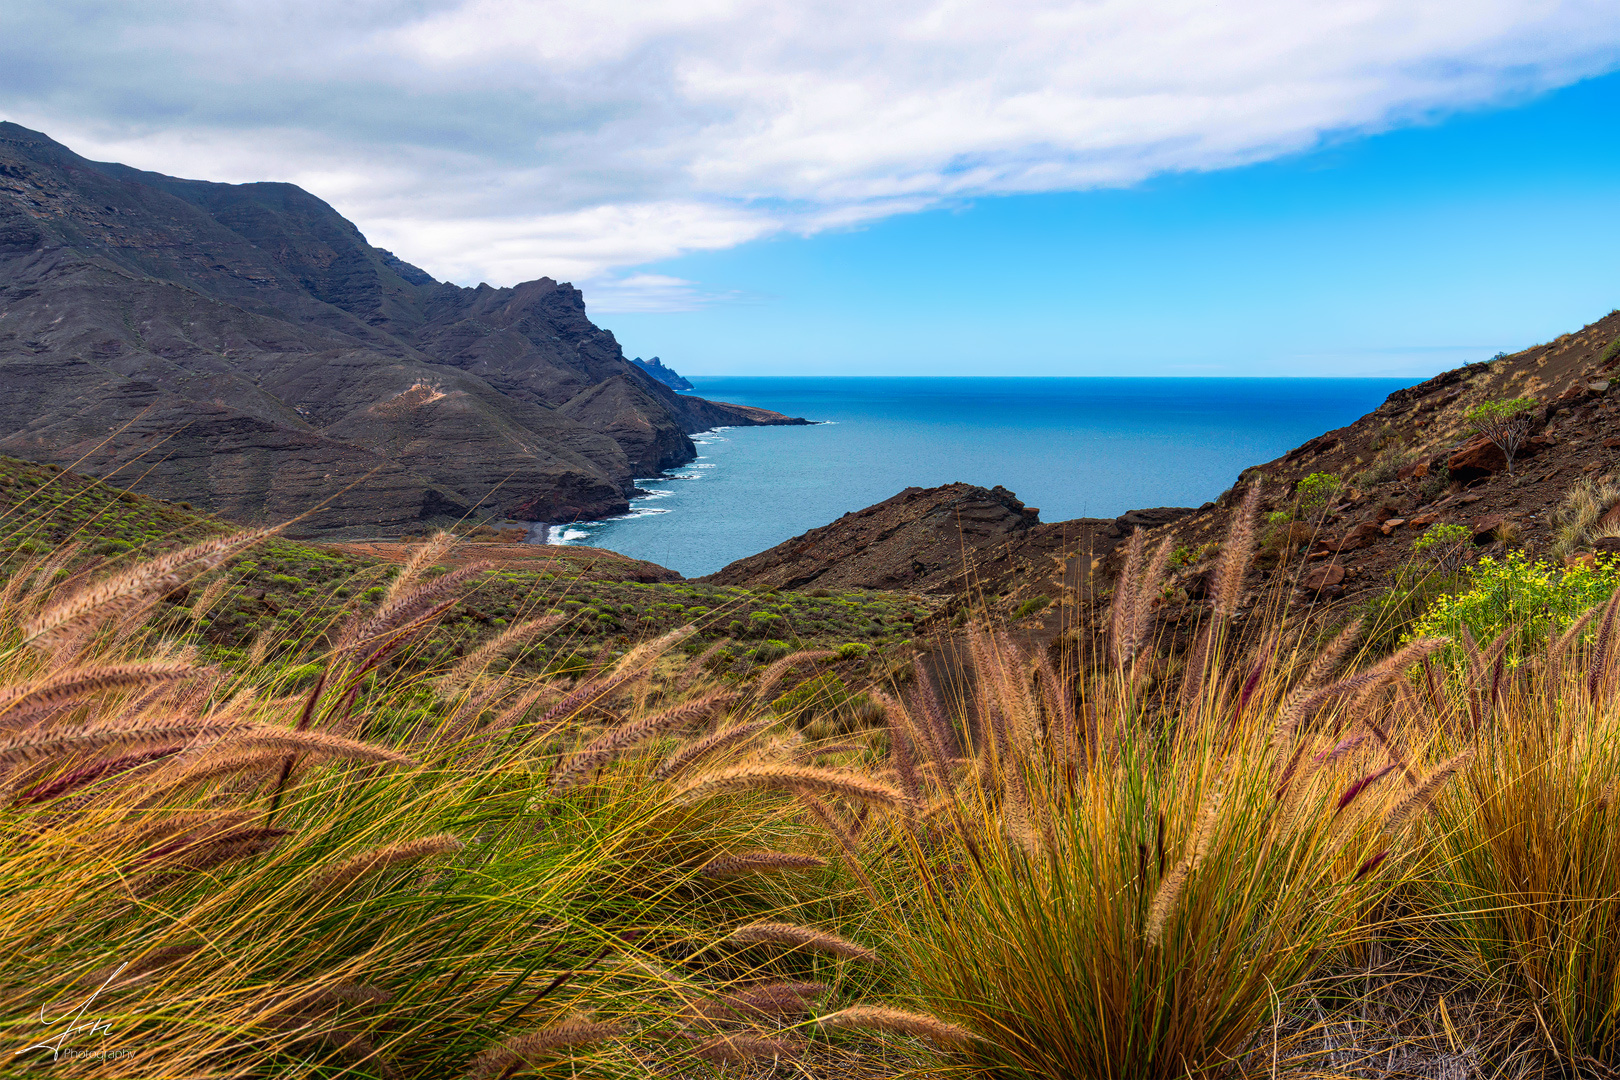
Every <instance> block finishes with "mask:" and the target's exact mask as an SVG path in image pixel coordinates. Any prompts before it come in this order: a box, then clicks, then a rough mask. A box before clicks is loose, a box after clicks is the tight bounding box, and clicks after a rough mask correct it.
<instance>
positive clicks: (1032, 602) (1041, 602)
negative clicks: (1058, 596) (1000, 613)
mask: <svg viewBox="0 0 1620 1080" xmlns="http://www.w3.org/2000/svg"><path fill="white" fill-rule="evenodd" d="M1051 605H1052V598H1051V597H1049V596H1044V595H1043V596H1032V597H1030V598H1029V599H1028V600H1025V601H1024V602H1023V603H1022V604H1019V605H1018V610H1016V611H1014V612H1013V618H1015V619H1027V618H1029V617H1030V616H1031V615H1034V614H1036V613H1037V612H1041V611H1045V610H1046V609H1047V608H1048V607H1050V606H1051Z"/></svg>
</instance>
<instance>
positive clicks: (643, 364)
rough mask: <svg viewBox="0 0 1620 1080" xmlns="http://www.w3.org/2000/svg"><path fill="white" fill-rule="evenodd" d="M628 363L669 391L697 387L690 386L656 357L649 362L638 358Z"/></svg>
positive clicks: (690, 384)
mask: <svg viewBox="0 0 1620 1080" xmlns="http://www.w3.org/2000/svg"><path fill="white" fill-rule="evenodd" d="M630 362H631V363H632V364H634V365H636V367H638V368H640V369H641V370H642V371H645V372H646V373H647V374H649V375H651V376H652V377H653V378H655V379H657V380H658V381H659V382H661V383H663V384H664V385H665V386H667V387H669V388H670V389H671V390H696V389H697V387H695V386H693V385H692V383H691V381H690V380H689V379H687V378H686V377H685V376H683V375H681V374H679V373H678V372H676V371H675V369H673V368H671V367H669V366H668V365H667V364H665V363H664V362H663V361H662V360H660V359H658V357H656V356H655V357H653V358H652V359H651V360H643V359H642V358H641V357H639V356H638V357H636V358H635V359H634V360H632V361H630Z"/></svg>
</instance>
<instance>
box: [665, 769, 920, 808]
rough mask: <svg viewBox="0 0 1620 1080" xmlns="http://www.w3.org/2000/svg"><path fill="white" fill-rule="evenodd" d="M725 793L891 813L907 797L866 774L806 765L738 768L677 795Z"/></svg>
mask: <svg viewBox="0 0 1620 1080" xmlns="http://www.w3.org/2000/svg"><path fill="white" fill-rule="evenodd" d="M726 791H793V792H799V791H810V792H816V793H819V794H823V795H837V796H840V797H842V798H845V799H849V800H851V801H852V802H862V803H870V804H871V805H874V806H882V807H885V808H887V809H890V810H900V809H902V808H903V807H904V806H905V797H904V796H903V795H901V794H900V792H898V791H896V790H895V789H894V788H892V787H889V786H888V785H887V784H882V783H879V782H878V781H876V780H873V779H872V778H871V777H869V776H867V775H865V774H864V773H859V772H855V771H853V770H848V769H818V768H814V767H811V766H807V765H772V764H758V763H750V764H745V765H736V766H733V767H732V768H729V769H721V770H719V771H718V772H712V773H706V774H704V775H701V776H698V777H695V778H693V779H692V780H689V781H688V782H687V783H686V784H684V785H682V786H681V787H680V788H679V789H677V790H676V792H675V795H676V798H678V799H702V798H708V797H710V796H713V795H718V794H720V793H721V792H726Z"/></svg>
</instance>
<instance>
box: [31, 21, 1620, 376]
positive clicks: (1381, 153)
mask: <svg viewBox="0 0 1620 1080" xmlns="http://www.w3.org/2000/svg"><path fill="white" fill-rule="evenodd" d="M1617 71H1620V3H1617V2H1616V0H1469V2H1468V3H1458V2H1457V0H884V2H883V3H881V4H873V3H872V2H871V0H795V2H793V3H784V2H783V0H368V2H367V3H364V4H333V3H331V2H330V0H145V2H143V3H139V4H131V3H127V2H123V0H53V2H52V3H49V4H42V3H38V2H37V0H0V119H5V120H12V121H15V122H17V123H21V124H24V125H26V126H28V127H32V128H35V129H37V130H40V131H44V132H46V133H47V134H49V135H51V136H52V137H54V138H56V139H58V140H59V141H61V142H63V143H65V144H67V145H68V146H70V147H71V148H73V149H74V150H77V151H78V152H80V153H82V154H85V155H86V156H89V157H92V158H95V159H98V160H104V161H122V162H125V163H127V164H130V165H133V166H136V167H137V168H143V169H152V170H156V171H159V172H164V173H168V174H170V175H177V176H187V177H193V178H197V179H204V180H215V181H223V182H229V183H241V182H248V181H256V180H282V181H288V182H291V183H295V184H298V185H300V186H302V187H304V188H305V189H306V190H308V191H310V192H312V193H314V194H316V195H318V196H320V197H321V198H323V199H326V200H327V201H328V202H330V203H331V204H332V205H333V206H334V207H336V208H337V209H338V210H339V211H340V212H341V213H343V214H344V215H345V216H347V217H348V218H349V219H350V220H352V221H354V222H355V223H356V225H358V226H359V227H360V229H361V230H362V231H363V232H364V233H365V234H366V236H367V237H368V238H370V239H371V240H372V242H373V243H376V244H379V245H380V246H383V247H386V248H389V249H391V250H393V251H395V252H396V253H398V254H399V255H400V256H402V257H404V258H406V259H408V260H410V261H411V262H414V263H416V264H417V265H419V266H421V267H423V268H424V269H426V270H427V271H428V272H430V273H432V274H433V275H435V276H436V277H438V278H440V279H441V280H446V281H453V282H456V283H458V284H463V285H473V284H477V283H479V282H482V281H487V282H489V283H491V284H494V285H514V284H517V283H518V282H521V281H524V280H530V279H533V278H538V277H541V276H549V277H553V278H556V279H558V280H563V281H572V282H574V283H576V284H578V285H579V286H580V287H581V288H582V289H583V290H584V292H585V294H586V297H587V302H588V304H589V307H590V311H591V313H592V315H593V317H595V318H596V319H597V320H598V321H599V322H601V323H602V324H603V325H605V326H607V327H609V328H610V329H612V330H614V331H615V332H616V333H617V334H618V335H619V336H620V338H621V340H622V341H623V342H624V344H625V346H626V348H627V349H628V350H629V351H630V352H631V353H632V354H637V353H639V354H640V355H643V356H649V355H654V354H657V355H660V356H662V357H663V358H664V359H665V360H667V361H669V362H670V363H671V364H672V365H674V366H675V367H676V368H677V369H678V370H685V371H688V372H691V373H694V374H735V373H769V372H779V373H784V374H789V373H791V374H812V373H818V372H825V373H840V374H847V373H872V374H904V373H960V374H968V373H972V374H1013V373H1025V374H1060V373H1068V374H1105V373H1127V374H1188V373H1191V374H1234V375H1239V374H1289V375H1302V374H1319V375H1349V374H1369V375H1371V374H1378V375H1403V376H1415V375H1425V374H1429V373H1431V372H1433V371H1436V370H1438V369H1440V368H1443V367H1445V366H1449V365H1452V364H1455V363H1459V362H1461V361H1465V360H1470V359H1476V358H1478V357H1480V356H1488V355H1490V354H1491V353H1494V352H1495V351H1497V350H1498V349H1514V348H1518V347H1522V346H1525V345H1528V344H1531V343H1533V342H1536V341H1539V340H1543V339H1546V338H1548V337H1551V336H1554V335H1556V334H1558V333H1561V332H1563V331H1566V330H1570V329H1574V328H1576V327H1578V326H1579V325H1580V324H1582V323H1583V322H1586V321H1589V320H1591V319H1594V318H1597V317H1599V316H1600V315H1602V314H1604V313H1605V312H1607V311H1608V310H1609V309H1610V308H1612V307H1614V306H1615V305H1616V304H1617V303H1620V289H1617V287H1616V285H1617V274H1620V269H1617V263H1616V260H1615V258H1614V257H1613V255H1612V254H1611V253H1612V252H1614V251H1615V250H1616V243H1615V241H1616V239H1617V237H1616V224H1615V221H1616V213H1615V209H1614V208H1615V207H1616V206H1617V205H1620V203H1617V200H1616V198H1615V195H1616V180H1615V177H1616V176H1620V169H1617V168H1616V165H1617V164H1620V162H1617V160H1616V159H1617V155H1620V138H1617V137H1616V136H1617V135H1620V132H1617V130H1616V127H1617V122H1616V117H1617V116H1620V107H1617V106H1620V83H1617V82H1616V79H1617V78H1620V76H1616V75H1615V74H1614V73H1615V72H1617Z"/></svg>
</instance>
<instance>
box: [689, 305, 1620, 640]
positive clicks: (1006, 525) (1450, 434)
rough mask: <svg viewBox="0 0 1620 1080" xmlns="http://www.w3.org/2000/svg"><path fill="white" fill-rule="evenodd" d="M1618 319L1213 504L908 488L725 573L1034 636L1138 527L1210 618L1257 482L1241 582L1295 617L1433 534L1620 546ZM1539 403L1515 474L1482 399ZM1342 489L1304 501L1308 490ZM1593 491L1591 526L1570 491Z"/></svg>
mask: <svg viewBox="0 0 1620 1080" xmlns="http://www.w3.org/2000/svg"><path fill="white" fill-rule="evenodd" d="M1617 368H1620V311H1617V312H1612V313H1610V314H1609V315H1607V316H1606V317H1604V318H1603V319H1600V320H1598V321H1597V322H1594V323H1592V324H1590V325H1588V326H1586V327H1583V328H1582V329H1581V330H1579V331H1576V332H1574V333H1571V334H1565V335H1563V336H1561V337H1559V338H1557V339H1556V340H1554V341H1550V342H1547V343H1546V344H1543V345H1538V346H1536V347H1534V348H1531V349H1526V350H1524V351H1522V352H1519V353H1515V354H1513V355H1511V356H1502V357H1498V358H1497V359H1495V360H1493V361H1490V362H1488V363H1478V364H1469V365H1466V366H1464V367H1461V368H1456V369H1454V370H1451V371H1447V372H1444V373H1442V374H1440V375H1437V376H1435V377H1434V378H1432V379H1429V380H1427V381H1425V382H1422V383H1419V384H1417V385H1415V386H1411V387H1408V388H1406V389H1403V390H1399V391H1396V392H1395V393H1393V394H1391V395H1390V396H1389V398H1388V399H1387V400H1386V401H1385V402H1384V403H1383V404H1382V405H1380V406H1379V407H1378V408H1377V409H1375V410H1373V411H1372V412H1371V413H1368V414H1367V415H1365V416H1363V417H1361V418H1360V419H1358V420H1356V421H1355V422H1354V423H1351V424H1348V425H1346V426H1345V427H1342V428H1338V429H1336V430H1334V431H1329V432H1324V433H1323V434H1321V435H1319V436H1317V437H1315V438H1313V439H1311V440H1309V441H1307V442H1305V443H1304V444H1302V445H1300V446H1298V447H1296V448H1294V449H1293V450H1291V451H1289V452H1288V453H1286V454H1284V455H1282V456H1281V457H1279V458H1276V459H1275V460H1273V461H1269V462H1265V463H1263V464H1258V465H1255V466H1252V467H1251V468H1249V469H1247V470H1245V471H1244V473H1243V474H1242V476H1240V477H1238V478H1237V480H1238V482H1237V483H1236V484H1234V486H1233V487H1232V488H1230V489H1228V490H1227V491H1226V492H1224V493H1223V494H1221V495H1220V496H1219V497H1218V498H1217V499H1215V500H1213V501H1211V502H1209V503H1206V504H1205V505H1204V506H1202V507H1198V508H1178V507H1159V508H1154V509H1148V510H1134V511H1131V512H1130V513H1127V514H1124V515H1121V516H1120V517H1119V518H1116V519H1095V518H1079V519H1075V520H1072V521H1059V522H1041V521H1040V520H1039V515H1038V511H1036V510H1035V509H1034V508H1032V507H1025V506H1024V505H1023V503H1022V502H1020V501H1019V500H1018V498H1017V497H1016V496H1015V495H1014V494H1013V493H1012V492H1010V491H1007V490H1006V489H1005V488H1000V487H998V488H994V489H988V490H987V489H984V488H979V487H973V486H971V485H967V484H950V485H946V486H944V487H938V488H929V489H921V488H909V489H907V490H906V491H903V492H901V493H900V494H898V495H896V496H894V497H893V498H891V499H887V500H885V501H884V502H881V503H878V504H876V505H874V506H870V507H867V508H866V509H864V510H860V511H856V512H854V513H850V514H845V515H844V516H843V517H842V518H840V519H839V520H837V521H835V522H832V523H830V524H828V525H825V526H823V527H821V528H819V529H812V530H810V531H809V532H807V533H805V534H804V535H802V536H798V537H794V538H793V539H792V540H788V541H784V542H783V543H781V544H778V545H777V546H775V547H773V548H771V549H769V550H768V551H764V552H761V553H759V554H757V555H753V556H750V557H748V558H746V559H740V560H738V561H736V562H734V563H732V564H730V565H729V566H726V567H724V568H723V569H721V570H720V571H718V572H717V573H715V574H713V575H711V576H710V577H709V578H708V579H706V580H710V581H714V582H717V583H723V584H727V585H750V586H755V587H762V588H778V589H791V588H806V587H816V586H819V585H823V584H825V585H828V586H832V587H843V588H848V587H860V588H869V589H902V588H903V589H908V590H913V591H916V592H922V593H934V594H947V595H948V596H949V597H950V598H951V604H950V605H949V606H948V607H947V609H946V610H952V609H957V610H959V609H960V607H961V606H962V605H964V604H975V605H983V606H985V607H987V608H988V609H990V610H993V611H996V612H997V613H999V614H1001V615H1004V616H1006V617H1008V618H1010V619H1012V620H1013V621H1014V622H1015V623H1016V624H1018V625H1019V626H1020V627H1021V628H1022V629H1023V630H1025V631H1026V632H1028V633H1029V634H1030V635H1031V636H1032V637H1033V638H1035V639H1037V640H1046V641H1053V640H1056V639H1057V638H1059V637H1061V636H1063V635H1065V634H1077V635H1081V636H1084V635H1085V634H1086V633H1087V631H1088V630H1095V629H1097V628H1098V627H1097V625H1096V622H1097V620H1098V619H1099V618H1100V617H1101V616H1102V614H1103V613H1104V611H1105V607H1106V601H1107V598H1108V592H1109V589H1110V588H1111V587H1112V583H1113V581H1114V578H1115V576H1116V574H1117V571H1118V566H1119V560H1120V558H1121V554H1120V548H1121V547H1122V542H1123V541H1124V539H1125V538H1126V537H1128V536H1129V535H1130V533H1132V532H1133V531H1134V530H1135V529H1136V528H1138V527H1140V528H1142V529H1143V530H1144V531H1145V533H1146V538H1147V541H1148V543H1149V544H1154V545H1156V544H1158V543H1160V542H1162V540H1164V539H1165V538H1170V539H1171V541H1172V543H1173V544H1174V546H1175V550H1176V558H1175V559H1174V561H1173V567H1172V570H1171V572H1170V575H1169V579H1168V582H1167V587H1166V591H1165V594H1164V597H1163V599H1162V600H1161V602H1160V608H1161V611H1162V614H1163V616H1164V617H1165V619H1166V620H1168V621H1171V622H1174V621H1175V620H1177V619H1180V618H1186V619H1188V620H1190V619H1193V618H1196V616H1197V613H1198V612H1199V611H1200V610H1201V605H1202V604H1203V602H1204V600H1205V598H1206V597H1207V595H1208V591H1209V585H1208V578H1209V575H1210V572H1211V569H1212V567H1213V565H1214V561H1215V556H1216V553H1217V552H1218V550H1219V545H1220V543H1221V542H1222V540H1223V539H1224V538H1225V537H1226V535H1227V531H1228V529H1229V527H1230V525H1231V521H1232V516H1233V514H1234V513H1235V512H1236V511H1237V508H1238V506H1239V504H1240V503H1241V501H1242V497H1243V495H1244V494H1245V492H1246V491H1247V490H1248V488H1249V487H1250V485H1253V484H1256V483H1258V484H1259V485H1260V486H1261V493H1262V494H1261V499H1260V514H1259V517H1260V523H1261V534H1260V540H1259V543H1260V551H1259V555H1258V557H1257V559H1256V560H1255V562H1254V565H1253V568H1252V569H1251V571H1250V575H1249V578H1248V581H1247V582H1246V585H1247V587H1248V589H1249V591H1250V593H1251V594H1256V593H1258V592H1260V591H1262V590H1267V589H1280V590H1281V592H1282V595H1283V597H1284V600H1285V602H1286V603H1287V604H1288V606H1289V608H1290V609H1291V610H1295V611H1299V612H1302V613H1306V614H1312V613H1324V612H1329V611H1332V610H1337V609H1338V608H1339V607H1342V606H1346V605H1353V604H1358V603H1361V602H1363V601H1365V600H1366V599H1367V598H1369V597H1370V596H1372V595H1373V594H1376V593H1380V592H1382V591H1384V590H1386V589H1387V588H1388V587H1389V586H1390V585H1391V583H1392V582H1393V581H1394V577H1395V574H1396V573H1397V571H1398V570H1399V569H1400V568H1401V567H1402V566H1403V565H1407V564H1410V563H1411V561H1412V560H1413V556H1414V544H1415V542H1416V541H1417V539H1418V538H1419V537H1421V536H1422V535H1423V534H1424V533H1425V532H1427V531H1428V530H1430V529H1432V528H1435V527H1437V526H1448V525H1449V526H1454V527H1455V528H1454V529H1453V530H1452V532H1453V533H1456V532H1457V530H1458V529H1460V530H1465V535H1466V537H1467V543H1466V548H1467V550H1466V551H1465V552H1462V553H1461V555H1460V557H1461V558H1463V559H1464V560H1471V559H1473V558H1475V557H1477V556H1480V555H1485V554H1494V555H1497V556H1498V557H1501V556H1503V555H1504V554H1505V553H1506V552H1508V551H1510V550H1514V551H1523V552H1524V553H1525V554H1526V555H1527V556H1529V557H1532V558H1547V559H1552V560H1553V561H1555V562H1556V561H1562V560H1580V559H1589V558H1591V557H1592V556H1593V555H1594V554H1606V553H1610V554H1612V553H1617V552H1620V485H1617V484H1616V483H1615V482H1614V477H1615V474H1616V473H1617V472H1620V394H1617V393H1616V392H1615V391H1614V387H1615V386H1616V385H1620V384H1616V383H1615V382H1613V381H1612V380H1613V377H1614V376H1615V374H1616V369H1617ZM1521 398H1530V399H1533V400H1534V402H1535V404H1534V407H1533V408H1532V409H1530V410H1529V411H1528V424H1527V428H1526V432H1525V439H1524V442H1523V444H1522V445H1521V446H1520V447H1519V449H1518V451H1517V454H1516V457H1515V460H1514V463H1513V469H1512V470H1511V471H1509V469H1508V467H1507V466H1508V462H1507V459H1506V456H1505V454H1504V453H1503V452H1502V450H1501V449H1500V448H1499V447H1497V446H1496V445H1495V444H1493V443H1492V442H1491V441H1490V440H1489V439H1488V438H1486V437H1484V436H1482V435H1479V434H1476V433H1475V432H1474V431H1473V430H1472V426H1471V424H1470V422H1469V420H1468V417H1467V414H1468V411H1469V410H1470V409H1471V408H1473V407H1475V406H1478V405H1481V404H1483V403H1484V402H1487V401H1502V400H1511V399H1521ZM1313 476H1314V477H1318V478H1323V477H1326V478H1328V479H1327V480H1320V479H1319V480H1318V483H1319V484H1322V485H1325V488H1324V490H1325V491H1326V492H1327V493H1328V494H1327V496H1326V497H1325V500H1324V501H1323V503H1322V505H1321V506H1320V508H1319V509H1317V510H1315V511H1314V512H1309V513H1302V512H1300V503H1299V499H1298V496H1299V494H1300V490H1301V489H1300V484H1301V481H1304V480H1305V479H1306V478H1307V477H1313ZM1577 489H1580V490H1590V491H1591V492H1592V493H1593V497H1594V498H1595V499H1597V500H1598V505H1596V507H1595V512H1594V513H1590V514H1588V515H1587V516H1588V517H1589V518H1591V520H1590V521H1589V522H1588V523H1587V527H1585V528H1584V530H1583V529H1581V528H1578V527H1575V526H1572V524H1571V520H1570V515H1569V513H1568V511H1567V509H1566V507H1567V505H1568V503H1569V500H1570V498H1571V493H1572V492H1575V491H1576V490H1577Z"/></svg>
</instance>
